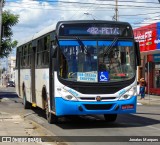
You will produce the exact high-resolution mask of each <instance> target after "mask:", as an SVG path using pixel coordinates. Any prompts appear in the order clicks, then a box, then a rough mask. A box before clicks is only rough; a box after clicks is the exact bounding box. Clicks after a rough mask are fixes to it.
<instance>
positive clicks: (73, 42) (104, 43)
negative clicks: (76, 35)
mask: <svg viewBox="0 0 160 145" xmlns="http://www.w3.org/2000/svg"><path fill="white" fill-rule="evenodd" d="M82 43H83V44H84V45H92V46H96V45H97V41H82ZM59 44H60V45H61V46H66V45H68V46H79V45H80V44H79V43H78V41H76V40H61V41H59ZM111 44H112V41H98V45H99V46H109V45H111ZM115 44H116V46H133V42H131V41H117V43H115Z"/></svg>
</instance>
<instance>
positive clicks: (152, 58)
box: [134, 22, 160, 95]
mask: <svg viewBox="0 0 160 145" xmlns="http://www.w3.org/2000/svg"><path fill="white" fill-rule="evenodd" d="M134 36H135V40H136V41H137V42H139V45H140V51H141V66H140V67H139V68H138V79H140V78H141V77H144V78H145V79H146V81H147V83H148V85H147V90H148V91H149V93H151V94H157V95H160V22H157V23H153V24H150V25H147V26H142V27H140V28H137V29H135V30H134Z"/></svg>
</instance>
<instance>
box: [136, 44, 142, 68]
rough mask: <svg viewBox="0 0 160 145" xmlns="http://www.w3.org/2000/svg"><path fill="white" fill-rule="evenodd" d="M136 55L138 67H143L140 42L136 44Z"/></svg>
mask: <svg viewBox="0 0 160 145" xmlns="http://www.w3.org/2000/svg"><path fill="white" fill-rule="evenodd" d="M135 54H136V60H137V66H140V65H141V54H140V49H139V42H135Z"/></svg>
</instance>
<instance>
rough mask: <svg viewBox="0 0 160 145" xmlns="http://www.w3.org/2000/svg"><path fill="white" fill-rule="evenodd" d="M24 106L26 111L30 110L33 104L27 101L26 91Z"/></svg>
mask: <svg viewBox="0 0 160 145" xmlns="http://www.w3.org/2000/svg"><path fill="white" fill-rule="evenodd" d="M23 105H24V109H30V108H31V104H30V103H29V102H28V101H27V99H26V93H25V91H23Z"/></svg>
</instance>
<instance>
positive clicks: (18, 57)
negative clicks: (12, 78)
mask: <svg viewBox="0 0 160 145" xmlns="http://www.w3.org/2000/svg"><path fill="white" fill-rule="evenodd" d="M17 59H18V60H17V62H18V93H19V96H21V87H20V83H21V81H20V77H21V75H20V74H21V73H20V72H21V71H20V70H21V69H20V66H21V52H19V51H18V52H17Z"/></svg>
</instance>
